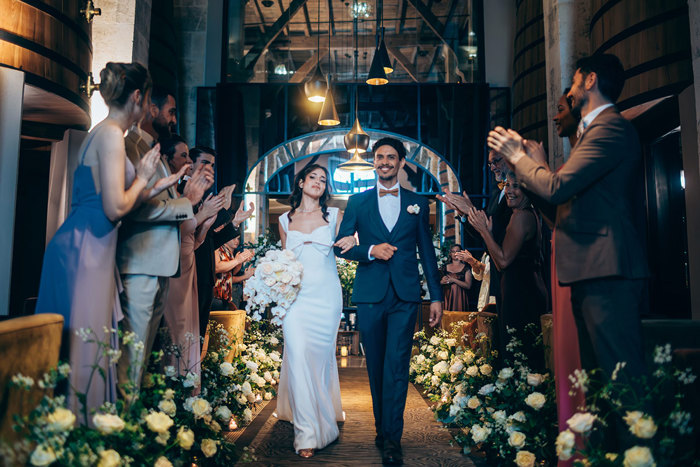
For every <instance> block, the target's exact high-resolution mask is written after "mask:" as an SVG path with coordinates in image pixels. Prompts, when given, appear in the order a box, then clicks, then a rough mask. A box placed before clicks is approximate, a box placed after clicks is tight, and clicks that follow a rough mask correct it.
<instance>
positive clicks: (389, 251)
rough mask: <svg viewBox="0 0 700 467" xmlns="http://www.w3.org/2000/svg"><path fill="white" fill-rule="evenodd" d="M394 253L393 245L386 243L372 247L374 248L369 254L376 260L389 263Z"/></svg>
mask: <svg viewBox="0 0 700 467" xmlns="http://www.w3.org/2000/svg"><path fill="white" fill-rule="evenodd" d="M395 251H396V247H395V246H394V245H390V244H388V243H380V244H379V245H374V247H372V251H371V252H370V254H371V255H372V256H374V257H375V258H376V259H381V260H383V261H389V260H390V259H391V257H392V256H394V252H395Z"/></svg>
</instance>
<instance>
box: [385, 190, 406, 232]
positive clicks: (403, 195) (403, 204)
mask: <svg viewBox="0 0 700 467" xmlns="http://www.w3.org/2000/svg"><path fill="white" fill-rule="evenodd" d="M399 191H400V192H401V200H400V202H401V208H400V211H399V217H398V219H396V224H394V228H393V229H391V239H392V240H393V238H394V237H395V236H396V233H397V232H399V231H400V230H401V227H402V224H403V223H404V222H406V216H408V215H409V214H408V211H407V210H406V209H407V208H408V205H409V203H410V200H409V199H408V195H407V193H408V190H405V189H404V188H399ZM382 224H383V222H382Z"/></svg>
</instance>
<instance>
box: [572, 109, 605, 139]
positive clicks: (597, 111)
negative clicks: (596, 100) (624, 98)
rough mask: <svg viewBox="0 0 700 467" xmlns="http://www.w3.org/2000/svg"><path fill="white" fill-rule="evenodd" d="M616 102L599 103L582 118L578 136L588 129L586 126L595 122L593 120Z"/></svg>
mask: <svg viewBox="0 0 700 467" xmlns="http://www.w3.org/2000/svg"><path fill="white" fill-rule="evenodd" d="M613 105H614V104H603V105H599V106H598V107H596V108H595V109H593V110H592V111H590V112H588V113H587V114H586V116H585V117H583V118H582V119H581V121H580V122H578V128H577V129H576V138H580V137H581V135H582V134H583V132H584V131H586V128H588V125H590V124H591V123H593V120H595V118H596V117H597V116H598V115H600V113H601V112H602V111H603V110H605V109H607V108H608V107H612V106H613Z"/></svg>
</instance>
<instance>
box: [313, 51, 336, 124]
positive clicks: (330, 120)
mask: <svg viewBox="0 0 700 467" xmlns="http://www.w3.org/2000/svg"><path fill="white" fill-rule="evenodd" d="M329 50H330V49H329ZM318 124H319V125H323V126H335V125H339V124H340V119H339V118H338V112H336V110H335V100H333V89H332V88H331V75H330V74H329V75H328V79H327V81H326V100H324V101H323V107H321V114H320V115H319V116H318Z"/></svg>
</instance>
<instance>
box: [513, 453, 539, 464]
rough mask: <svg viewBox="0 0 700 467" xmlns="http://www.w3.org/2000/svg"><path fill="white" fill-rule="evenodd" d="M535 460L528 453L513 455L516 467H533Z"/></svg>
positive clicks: (532, 455)
mask: <svg viewBox="0 0 700 467" xmlns="http://www.w3.org/2000/svg"><path fill="white" fill-rule="evenodd" d="M536 460H537V459H536V458H535V455H534V454H533V453H531V452H530V451H518V454H516V455H515V464H516V465H517V466H518V467H533V466H534V465H535V461H536Z"/></svg>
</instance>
